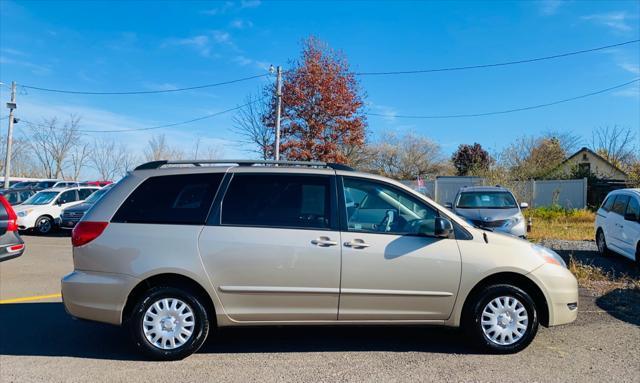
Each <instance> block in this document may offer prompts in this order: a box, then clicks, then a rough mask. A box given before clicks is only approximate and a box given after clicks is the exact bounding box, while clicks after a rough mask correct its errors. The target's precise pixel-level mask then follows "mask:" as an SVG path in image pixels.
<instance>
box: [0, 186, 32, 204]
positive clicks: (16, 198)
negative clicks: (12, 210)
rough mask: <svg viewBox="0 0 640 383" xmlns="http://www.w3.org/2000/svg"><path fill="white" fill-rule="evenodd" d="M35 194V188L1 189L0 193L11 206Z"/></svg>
mask: <svg viewBox="0 0 640 383" xmlns="http://www.w3.org/2000/svg"><path fill="white" fill-rule="evenodd" d="M34 194H36V190H35V189H2V190H1V191H0V195H2V196H4V198H6V199H7V201H8V202H9V204H10V205H11V206H15V205H20V204H21V203H23V202H24V201H26V200H27V199H29V197H31V196H32V195H34Z"/></svg>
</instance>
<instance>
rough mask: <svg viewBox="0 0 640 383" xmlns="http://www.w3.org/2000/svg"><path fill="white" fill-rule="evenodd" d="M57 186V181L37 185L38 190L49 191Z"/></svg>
mask: <svg viewBox="0 0 640 383" xmlns="http://www.w3.org/2000/svg"><path fill="white" fill-rule="evenodd" d="M55 184H56V181H42V182H38V183H37V184H36V187H37V188H43V189H49V188H50V187H52V186H53V185H55Z"/></svg>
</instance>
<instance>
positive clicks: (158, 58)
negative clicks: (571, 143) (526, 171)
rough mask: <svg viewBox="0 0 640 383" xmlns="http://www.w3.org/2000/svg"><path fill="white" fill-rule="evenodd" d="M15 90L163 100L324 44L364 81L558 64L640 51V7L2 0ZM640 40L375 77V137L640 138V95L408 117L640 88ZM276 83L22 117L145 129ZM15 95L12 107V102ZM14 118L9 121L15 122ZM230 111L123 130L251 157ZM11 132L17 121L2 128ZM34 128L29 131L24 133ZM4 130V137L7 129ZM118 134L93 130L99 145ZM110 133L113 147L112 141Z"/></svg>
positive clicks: (99, 100)
mask: <svg viewBox="0 0 640 383" xmlns="http://www.w3.org/2000/svg"><path fill="white" fill-rule="evenodd" d="M0 13H1V15H0V81H2V82H4V83H5V84H8V83H10V82H11V81H12V80H15V81H17V82H18V83H19V84H25V85H33V86H40V87H48V88H62V89H72V90H89V91H120V90H157V89H172V88H175V87H187V86H193V85H199V84H203V83H215V82H219V81H225V80H231V79H235V78H240V77H246V76H251V75H256V74H262V73H265V72H266V70H267V68H268V66H269V65H270V64H274V65H277V64H281V65H283V66H284V67H285V68H286V66H287V63H288V62H289V60H291V59H292V58H295V57H297V55H298V54H299V50H300V41H301V40H302V39H303V38H305V37H306V36H308V35H310V34H314V35H316V36H318V37H319V38H321V39H322V40H324V41H326V42H327V43H328V44H329V45H330V46H331V47H333V48H335V49H339V50H342V51H343V52H344V53H345V54H346V56H347V57H348V59H349V61H350V63H351V66H352V69H353V70H355V71H392V70H412V69H423V68H434V67H449V66H461V65H474V64H485V63H492V62H500V61H510V60H517V59H525V58H532V57H538V56H547V55H552V54H556V53H563V52H567V51H574V50H580V49H588V48H592V47H597V46H602V45H609V44H615V43H618V42H623V41H628V40H633V39H638V38H639V35H640V27H639V24H640V19H639V17H640V2H638V1H591V2H588V1H566V2H564V1H540V2H534V1H522V2H507V1H499V2H480V1H468V2H445V1H443V2H435V1H434V2H365V1H356V2H328V1H323V2H320V1H318V2H292V1H291V2H288V1H278V2H275V1H262V2H260V1H236V2H205V1H196V2H186V1H181V2H177V1H176V2H171V1H158V2H150V1H149V2H145V1H137V2H135V1H127V2H125V1H113V2H92V1H82V2H80V1H69V2H56V1H33V2H29V1H22V2H14V1H9V0H0ZM639 64H640V44H631V45H627V46H624V47H619V48H613V49H608V50H605V51H599V52H595V53H589V54H583V55H579V56H573V57H567V58H562V59H557V60H550V61H544V62H538V63H531V64H522V65H514V66H509V67H500V68H491V69H478V70H468V71H457V72H444V73H430V74H415V75H402V76H379V77H362V78H361V86H362V88H363V90H364V91H365V92H366V102H367V108H368V110H370V111H371V112H375V113H381V114H384V115H385V116H384V117H374V116H371V117H369V128H370V133H371V137H372V138H374V139H375V137H376V136H378V135H379V134H380V133H381V132H383V131H385V130H393V131H397V132H404V131H414V132H416V133H419V134H423V135H426V136H428V137H430V138H431V139H433V140H435V141H436V142H438V143H440V144H441V145H442V148H443V151H444V152H445V154H446V155H449V154H450V153H451V152H452V151H453V150H455V148H456V147H457V146H458V145H459V144H461V143H473V142H480V143H481V144H482V145H483V146H485V147H487V148H489V149H491V150H492V151H498V150H500V149H501V148H503V147H504V146H505V145H507V144H508V143H509V142H511V141H512V140H514V139H515V138H517V137H519V136H522V135H525V134H529V135H531V134H540V133H542V132H545V131H549V130H556V131H571V132H573V133H575V134H579V135H581V136H583V137H585V142H584V143H585V144H586V143H588V140H590V137H591V131H592V130H593V129H594V128H597V127H600V126H613V125H620V126H623V127H628V128H631V129H634V130H635V131H637V132H638V139H639V142H640V85H639V84H638V83H635V84H634V85H630V86H627V87H625V88H621V89H618V90H615V91H612V92H609V93H606V94H601V95H597V96H593V97H590V98H586V99H582V100H578V101H575V102H571V103H565V104H561V105H557V106H553V107H549V108H545V109H538V110H532V111H526V112H520V113H512V114H507V115H497V116H488V117H477V118H463V119H445V120H406V119H402V118H398V117H394V116H395V115H402V114H414V115H415V114H418V115H433V114H460V113H481V112H488V111H495V110H503V109H511V108H518V107H523V106H529V105H535V104H540V103H545V102H550V101H555V100H559V99H563V98H569V97H573V96H577V95H581V94H584V93H589V92H592V91H597V90H600V89H604V88H608V87H611V86H614V85H617V84H620V83H624V82H627V81H630V80H633V79H635V78H638V77H640V67H639ZM266 81H271V79H269V78H262V79H256V80H251V81H247V82H242V83H237V84H232V85H226V86H221V87H217V88H209V89H202V90H197V91H189V92H179V93H169V94H158V95H135V96H86V95H85V96H81V95H61V94H53V93H44V92H39V91H36V90H27V91H24V90H21V91H20V93H19V96H18V97H19V99H18V102H19V109H18V114H17V115H18V117H21V118H24V119H26V120H29V121H40V120H41V119H42V118H44V117H51V116H59V117H61V118H62V117H65V116H66V115H68V114H69V113H75V114H78V115H80V116H81V117H82V121H83V128H84V129H105V130H109V129H123V128H142V127H147V126H155V125H159V124H164V123H172V122H178V121H183V120H188V119H191V118H194V117H198V116H201V115H206V114H210V113H215V112H217V111H221V110H225V109H229V108H232V107H234V106H237V105H239V104H242V103H243V101H244V98H245V97H246V95H247V94H250V93H256V92H258V91H259V90H260V88H261V87H262V86H263V85H264V84H265V83H266ZM8 97H9V93H8V91H7V89H6V87H2V91H1V93H0V98H1V99H2V101H3V103H4V102H5V101H6V100H7V99H8ZM6 114H7V111H6V109H4V108H3V110H2V111H1V112H0V115H2V116H5V115H6ZM231 117H232V115H231V114H226V115H222V116H219V117H215V118H211V119H209V120H203V121H199V122H196V123H193V124H190V125H184V126H180V127H174V128H169V129H159V130H154V131H146V132H135V133H119V134H118V135H117V136H115V137H117V139H118V140H121V141H123V142H126V143H127V145H128V146H129V147H130V148H131V150H141V149H142V147H143V146H144V145H145V143H146V141H147V140H148V138H149V137H150V136H151V135H152V134H159V133H164V134H165V135H166V137H167V138H168V139H169V140H170V141H171V142H172V143H173V144H174V145H175V146H179V147H182V148H183V149H184V150H187V151H188V150H191V148H192V147H193V145H194V143H195V140H196V139H197V138H200V139H201V140H202V143H201V145H205V146H207V145H213V146H218V147H219V148H220V149H222V150H223V153H224V156H225V157H227V158H232V157H246V156H247V154H246V153H245V152H244V151H243V149H244V148H243V146H242V145H239V144H238V143H237V142H236V141H237V139H238V137H237V136H236V135H235V134H234V133H233V131H232V130H231V126H232V120H231ZM2 125H3V126H2V130H1V131H2V132H4V129H6V127H5V126H4V125H6V119H4V120H2ZM26 128H27V127H26V125H25V124H22V125H21V124H18V125H17V128H16V129H17V134H18V135H20V134H23V132H24V130H25V129H26ZM2 134H4V133H2ZM106 134H107V133H91V136H100V135H106ZM111 135H114V134H113V133H111Z"/></svg>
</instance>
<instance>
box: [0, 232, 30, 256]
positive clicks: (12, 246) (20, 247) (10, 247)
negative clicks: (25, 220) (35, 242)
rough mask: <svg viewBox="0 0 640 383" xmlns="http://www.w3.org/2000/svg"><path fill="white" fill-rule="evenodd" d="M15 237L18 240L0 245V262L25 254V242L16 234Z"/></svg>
mask: <svg viewBox="0 0 640 383" xmlns="http://www.w3.org/2000/svg"><path fill="white" fill-rule="evenodd" d="M15 236H16V238H15V239H16V240H15V241H12V243H8V244H7V243H3V244H0V262H4V261H8V260H10V259H13V258H18V257H19V256H21V255H22V254H23V253H24V249H25V245H24V241H23V240H22V239H21V238H20V237H19V236H18V235H17V234H15ZM12 239H13V238H12Z"/></svg>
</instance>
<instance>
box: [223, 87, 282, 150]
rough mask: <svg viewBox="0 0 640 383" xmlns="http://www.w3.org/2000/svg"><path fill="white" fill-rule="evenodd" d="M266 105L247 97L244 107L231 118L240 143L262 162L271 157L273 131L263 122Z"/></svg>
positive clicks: (255, 98) (256, 99)
mask: <svg viewBox="0 0 640 383" xmlns="http://www.w3.org/2000/svg"><path fill="white" fill-rule="evenodd" d="M266 108H268V105H267V104H265V103H263V102H260V101H259V98H258V97H255V96H251V95H249V96H247V98H246V106H245V107H243V108H242V109H240V110H239V111H238V113H237V114H236V115H235V116H233V128H234V130H235V132H236V133H237V134H238V135H239V136H240V137H242V138H241V142H242V143H245V144H249V145H251V146H252V147H253V148H252V149H251V151H252V152H253V153H256V154H258V155H259V156H260V158H261V159H263V160H268V159H270V158H272V157H273V153H274V147H273V146H274V143H275V131H274V130H273V128H271V127H269V126H267V125H266V124H265V123H264V122H263V116H265V115H267V111H266Z"/></svg>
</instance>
